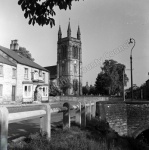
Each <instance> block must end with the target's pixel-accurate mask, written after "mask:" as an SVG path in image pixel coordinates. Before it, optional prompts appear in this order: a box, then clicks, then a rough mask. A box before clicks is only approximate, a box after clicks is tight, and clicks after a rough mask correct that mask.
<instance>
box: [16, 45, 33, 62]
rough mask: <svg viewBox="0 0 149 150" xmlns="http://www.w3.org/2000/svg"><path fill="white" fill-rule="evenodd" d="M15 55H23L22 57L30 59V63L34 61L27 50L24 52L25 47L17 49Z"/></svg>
mask: <svg viewBox="0 0 149 150" xmlns="http://www.w3.org/2000/svg"><path fill="white" fill-rule="evenodd" d="M17 53H19V54H21V55H23V56H24V57H26V58H28V59H30V60H31V61H34V58H32V55H31V53H30V52H29V51H28V50H26V48H25V47H19V50H17Z"/></svg>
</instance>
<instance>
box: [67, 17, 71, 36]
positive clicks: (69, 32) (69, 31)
mask: <svg viewBox="0 0 149 150" xmlns="http://www.w3.org/2000/svg"><path fill="white" fill-rule="evenodd" d="M67 37H68V38H71V27H70V19H69V24H68V29H67Z"/></svg>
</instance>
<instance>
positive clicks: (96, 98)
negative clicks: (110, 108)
mask: <svg viewBox="0 0 149 150" xmlns="http://www.w3.org/2000/svg"><path fill="white" fill-rule="evenodd" d="M108 100H109V97H100V96H55V97H54V96H50V97H49V101H50V102H59V101H108Z"/></svg>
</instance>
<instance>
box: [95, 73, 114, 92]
mask: <svg viewBox="0 0 149 150" xmlns="http://www.w3.org/2000/svg"><path fill="white" fill-rule="evenodd" d="M110 82H111V80H110V77H109V76H108V75H107V74H106V73H103V72H100V73H99V74H98V76H97V78H96V81H95V89H96V93H97V94H101V95H108V93H109V84H110Z"/></svg>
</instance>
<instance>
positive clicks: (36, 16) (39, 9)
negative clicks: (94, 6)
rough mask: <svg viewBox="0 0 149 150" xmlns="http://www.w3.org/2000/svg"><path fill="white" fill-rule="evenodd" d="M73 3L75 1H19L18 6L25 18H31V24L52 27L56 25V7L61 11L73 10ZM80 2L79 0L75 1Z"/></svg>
mask: <svg viewBox="0 0 149 150" xmlns="http://www.w3.org/2000/svg"><path fill="white" fill-rule="evenodd" d="M72 1H74V0H42V1H41V0H18V4H19V5H20V6H21V8H22V11H24V17H25V18H29V24H32V25H34V24H35V23H37V24H38V25H42V26H43V25H48V24H50V26H51V27H52V26H53V25H55V20H54V18H53V16H54V15H56V12H55V10H54V7H55V6H58V7H59V9H60V10H61V9H65V10H66V9H67V8H69V9H71V6H72ZM75 1H79V0H75Z"/></svg>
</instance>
